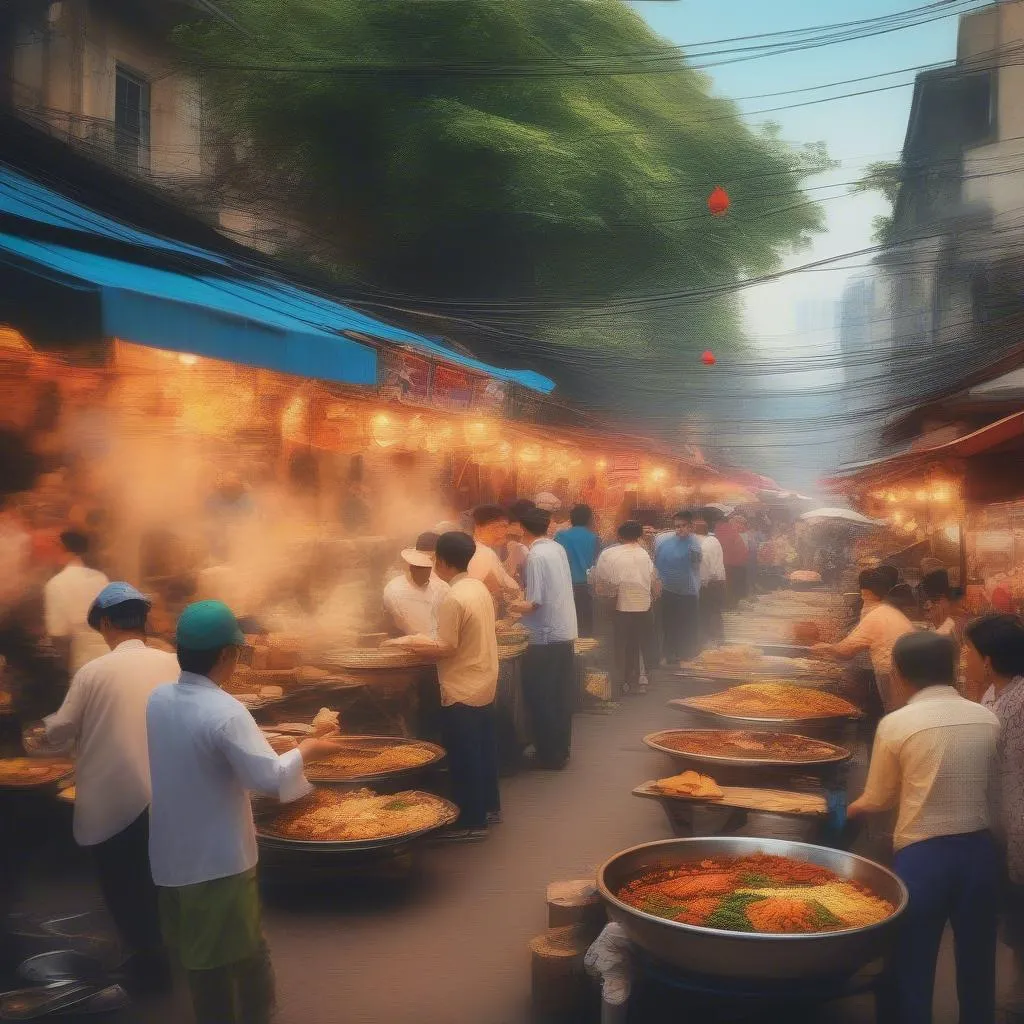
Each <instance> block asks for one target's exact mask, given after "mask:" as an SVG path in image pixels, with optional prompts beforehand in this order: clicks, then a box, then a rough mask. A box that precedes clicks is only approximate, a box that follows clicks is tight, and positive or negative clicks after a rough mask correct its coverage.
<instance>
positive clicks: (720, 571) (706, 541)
mask: <svg viewBox="0 0 1024 1024" xmlns="http://www.w3.org/2000/svg"><path fill="white" fill-rule="evenodd" d="M698 539H699V540H700V551H701V560H700V583H701V586H704V585H705V584H708V583H715V582H718V583H724V582H725V555H724V553H723V552H722V542H721V541H720V540H719V539H718V538H717V537H716V536H715V535H714V534H711V533H709V534H708V535H707V536H706V537H700V538H698Z"/></svg>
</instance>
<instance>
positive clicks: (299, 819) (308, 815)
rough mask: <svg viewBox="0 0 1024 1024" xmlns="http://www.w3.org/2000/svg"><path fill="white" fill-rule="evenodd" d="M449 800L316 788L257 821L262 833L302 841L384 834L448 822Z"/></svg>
mask: <svg viewBox="0 0 1024 1024" xmlns="http://www.w3.org/2000/svg"><path fill="white" fill-rule="evenodd" d="M453 817H454V810H453V808H452V805H451V804H449V803H448V802H447V801H445V800H442V799H440V797H436V796H434V795H433V794H431V793H419V792H415V791H412V790H409V791H406V792H403V793H395V794H394V795H393V796H378V795H377V794H376V793H374V792H373V791H372V790H369V789H360V790H357V791H356V792H354V793H336V792H334V791H332V790H329V789H318V790H316V791H315V792H313V793H312V794H311V795H310V796H308V797H306V798H304V799H303V800H300V801H299V802H298V803H297V804H295V805H293V806H291V807H289V808H287V809H286V810H284V811H282V812H281V813H280V814H278V815H276V816H275V817H274V818H273V819H272V820H270V821H268V822H266V823H265V824H264V825H263V826H262V829H261V830H262V831H263V832H264V833H266V834H268V835H273V836H279V837H281V838H282V839H297V840H305V841H307V842H309V841H313V842H324V843H342V842H358V841H362V840H368V839H389V838H393V837H395V836H403V835H408V834H409V833H412V832H421V831H423V830H424V829H430V828H436V827H439V826H441V825H446V824H449V823H450V822H451V821H452V820H453Z"/></svg>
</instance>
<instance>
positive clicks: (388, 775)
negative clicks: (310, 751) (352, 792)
mask: <svg viewBox="0 0 1024 1024" xmlns="http://www.w3.org/2000/svg"><path fill="white" fill-rule="evenodd" d="M344 738H345V740H346V741H347V740H352V741H353V744H352V745H353V746H358V744H359V743H360V742H366V741H369V742H371V743H374V744H377V745H379V746H382V747H388V746H390V747H402V746H415V747H424V748H426V749H427V750H429V751H430V752H431V753H432V754H433V757H431V759H430V760H429V761H424V762H423V763H422V764H417V765H411V766H410V767H408V768H390V769H388V770H386V771H380V772H370V773H368V774H366V775H350V776H347V777H346V778H339V777H337V776H334V775H318V774H317V770H316V762H315V761H313V762H312V763H310V764H309V765H307V766H306V772H305V774H306V778H307V779H308V780H309V781H310V782H315V783H316V784H317V785H318V786H347V785H349V784H351V783H353V782H359V783H366V782H373V781H379V780H381V779H397V778H403V777H409V776H413V775H419V774H420V773H421V772H425V771H426V770H427V769H429V768H433V767H434V766H435V765H436V764H437V763H438V762H439V761H442V760H443V759H444V758H445V757H447V755H448V752H447V751H446V750H445V749H444V747H439V746H438V745H437V744H436V743H428V742H427V741H426V740H410V739H405V738H403V737H401V736H345V737H344Z"/></svg>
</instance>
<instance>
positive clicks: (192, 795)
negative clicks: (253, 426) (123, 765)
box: [147, 601, 341, 1024]
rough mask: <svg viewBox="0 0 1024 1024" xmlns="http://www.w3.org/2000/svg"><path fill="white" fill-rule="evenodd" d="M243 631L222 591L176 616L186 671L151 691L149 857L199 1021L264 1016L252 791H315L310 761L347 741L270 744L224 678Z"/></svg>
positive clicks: (267, 978) (269, 976) (251, 1022)
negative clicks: (286, 746) (282, 749)
mask: <svg viewBox="0 0 1024 1024" xmlns="http://www.w3.org/2000/svg"><path fill="white" fill-rule="evenodd" d="M244 644H245V637H244V635H243V633H242V631H241V629H240V628H239V625H238V621H237V619H236V618H235V616H234V614H233V613H232V612H231V610H230V609H229V608H228V607H227V605H225V604H223V603H222V602H220V601H200V602H198V603H196V604H192V605H189V607H188V608H186V609H185V611H184V612H183V613H182V615H181V618H180V619H179V620H178V627H177V646H178V664H179V665H180V666H181V675H180V677H179V679H178V681H177V682H176V683H171V684H169V685H167V686H161V687H160V688H159V689H157V690H156V691H155V692H154V693H153V695H152V696H151V697H150V699H149V709H148V712H147V725H148V734H149V759H150V770H151V772H152V777H153V803H152V808H151V812H150V813H151V817H152V827H151V830H150V844H149V849H150V863H151V865H152V869H153V880H154V881H155V882H156V884H157V886H159V887H160V916H161V921H162V923H163V929H164V935H165V938H166V939H167V944H168V946H170V947H171V949H172V951H173V952H174V953H175V954H176V955H177V957H178V959H179V960H180V962H181V964H182V966H183V967H184V968H185V970H186V972H187V975H188V980H189V988H190V989H191V993H192V1006H193V1009H194V1011H195V1017H196V1022H197V1024H233V1022H236V1024H264V1022H266V1021H269V1020H270V1017H271V1013H272V1011H273V1007H274V976H273V971H272V969H271V966H270V956H269V953H268V950H267V947H266V943H265V942H264V939H263V930H262V927H261V923H260V903H259V895H258V891H257V887H256V861H257V851H256V831H255V828H254V827H253V819H252V807H251V804H250V800H249V793H250V792H256V793H262V794H264V795H266V796H271V797H276V798H277V799H278V800H280V801H282V802H285V803H287V802H290V801H293V800H297V799H298V798H299V797H301V796H304V795H305V794H307V793H308V792H310V790H311V788H312V787H311V786H310V785H309V783H308V782H307V781H306V778H305V775H304V774H303V765H304V763H305V762H307V761H316V760H319V759H321V758H324V757H329V756H330V755H331V754H334V753H336V752H337V751H338V750H340V748H341V745H340V743H339V741H338V740H337V739H336V738H334V739H332V738H313V737H311V738H309V739H305V740H303V741H302V742H301V743H300V744H299V745H298V746H297V747H296V748H295V749H293V750H290V751H288V752H287V753H285V754H281V755H278V754H276V753H274V751H273V749H272V748H271V746H270V744H269V743H268V742H267V740H266V737H265V736H264V735H263V733H262V732H260V729H259V726H257V724H256V723H255V721H253V717H252V715H250V714H249V712H248V711H247V710H246V709H245V708H244V707H243V706H242V705H241V704H240V703H239V702H238V701H237V700H235V698H234V697H232V696H231V695H230V694H228V693H226V692H225V691H224V690H223V689H222V688H221V687H223V686H224V684H226V683H227V682H228V681H229V680H230V678H231V676H232V674H233V673H234V671H235V667H236V666H237V664H238V655H239V651H240V649H241V648H242V646H243V645H244Z"/></svg>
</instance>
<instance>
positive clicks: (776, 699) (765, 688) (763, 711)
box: [686, 680, 861, 718]
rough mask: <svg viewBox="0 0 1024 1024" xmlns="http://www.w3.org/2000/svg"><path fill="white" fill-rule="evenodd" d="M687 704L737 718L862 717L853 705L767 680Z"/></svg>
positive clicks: (734, 687)
mask: <svg viewBox="0 0 1024 1024" xmlns="http://www.w3.org/2000/svg"><path fill="white" fill-rule="evenodd" d="M686 703H687V704H688V705H690V706H691V707H695V708H702V709H704V710H706V711H714V712H717V713H718V714H722V715H735V716H737V717H739V718H748V717H749V718H833V717H840V716H841V717H860V714H861V713H860V711H859V710H858V709H857V707H856V706H855V705H853V704H851V703H850V702H849V701H848V700H844V699H843V698H842V697H837V696H836V695H835V694H832V693H827V692H825V691H822V690H815V689H811V688H810V687H807V686H797V685H794V684H793V683H786V682H777V681H767V680H765V681H758V682H754V683H744V684H743V685H742V686H733V687H731V688H730V689H728V690H723V691H722V692H721V693H712V694H709V695H708V696H706V697H690V698H688V699H687V701H686Z"/></svg>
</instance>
